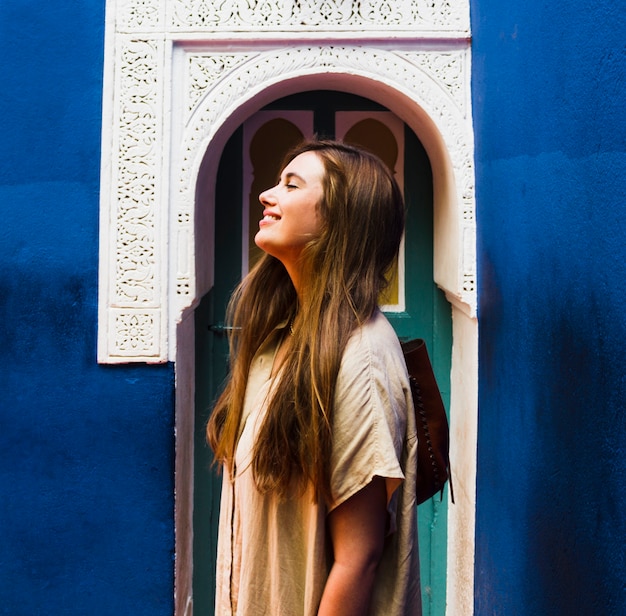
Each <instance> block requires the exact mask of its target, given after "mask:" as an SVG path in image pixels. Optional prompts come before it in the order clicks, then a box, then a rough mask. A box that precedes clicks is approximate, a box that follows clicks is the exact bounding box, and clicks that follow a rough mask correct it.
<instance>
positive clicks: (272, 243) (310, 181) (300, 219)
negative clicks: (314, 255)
mask: <svg viewBox="0 0 626 616" xmlns="http://www.w3.org/2000/svg"><path fill="white" fill-rule="evenodd" d="M323 179H324V165H323V164H322V161H321V160H320V158H319V156H318V155H317V154H316V153H315V152H304V153H302V154H299V155H298V156H296V157H295V158H294V159H293V160H292V161H291V162H290V163H289V164H288V165H287V166H286V167H285V168H284V169H283V172H282V173H281V176H280V181H279V182H278V184H277V185H276V186H274V187H273V188H270V189H268V190H266V191H264V192H262V193H261V194H260V195H259V200H260V201H261V204H262V205H263V218H262V219H261V220H260V221H259V231H258V233H257V234H256V236H255V238H254V241H255V243H256V245H257V246H258V247H259V248H261V249H262V250H264V251H265V252H267V253H269V254H270V255H272V256H274V257H276V258H277V259H279V260H280V261H282V263H283V265H284V266H285V267H286V268H287V270H288V271H289V272H290V274H291V267H292V266H296V265H297V263H298V259H299V257H300V254H301V252H302V249H303V248H304V246H305V245H306V244H307V243H308V242H309V241H311V240H312V239H314V238H316V237H318V236H319V234H320V230H321V225H322V223H321V220H320V217H319V213H318V204H319V203H320V201H321V199H322V195H323Z"/></svg>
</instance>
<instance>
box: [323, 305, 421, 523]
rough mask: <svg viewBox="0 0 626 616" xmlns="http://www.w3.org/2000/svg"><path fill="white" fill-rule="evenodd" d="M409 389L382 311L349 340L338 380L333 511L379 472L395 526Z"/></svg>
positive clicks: (333, 469) (332, 478) (333, 461)
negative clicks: (385, 487) (383, 481)
mask: <svg viewBox="0 0 626 616" xmlns="http://www.w3.org/2000/svg"><path fill="white" fill-rule="evenodd" d="M407 390H408V379H407V375H406V367H405V364H404V358H403V356H402V351H401V350H400V349H399V343H398V340H397V337H396V335H395V333H394V331H393V329H392V328H391V325H390V324H389V322H388V321H387V319H386V318H385V317H384V316H383V315H382V314H381V313H379V312H378V313H376V315H375V316H374V317H373V319H372V320H371V321H370V322H369V323H367V324H366V325H365V326H363V327H361V328H360V329H359V330H357V331H356V332H355V334H354V335H353V336H352V338H351V339H350V341H349V343H348V345H347V347H346V349H345V352H344V356H343V360H342V364H341V369H340V372H339V378H338V380H337V390H336V394H335V409H334V418H333V452H332V456H331V492H332V496H333V502H331V503H329V511H332V509H334V508H335V507H337V506H338V505H340V504H341V503H343V502H344V501H346V500H347V499H349V498H350V497H351V496H353V495H354V494H356V493H357V492H358V491H359V490H361V489H362V488H364V487H365V486H366V485H367V484H368V483H370V482H371V481H372V479H373V478H374V477H375V476H378V477H382V478H384V479H385V481H386V485H387V501H388V503H389V507H390V528H389V530H390V532H393V531H394V530H395V502H393V500H392V499H393V495H394V493H395V491H396V489H397V488H398V486H399V485H400V484H401V483H402V482H403V480H404V479H405V474H404V471H403V468H402V452H403V444H404V440H405V436H406V433H407V412H408V410H409V409H408V407H407Z"/></svg>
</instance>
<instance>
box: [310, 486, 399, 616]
mask: <svg viewBox="0 0 626 616" xmlns="http://www.w3.org/2000/svg"><path fill="white" fill-rule="evenodd" d="M386 526H387V490H386V487H385V480H384V479H383V478H382V477H374V479H373V480H372V481H371V482H370V483H369V484H368V485H367V486H365V487H364V488H363V489H362V490H360V491H359V492H357V493H356V494H355V495H354V496H352V497H350V498H349V499H348V500H347V501H346V502H344V503H342V504H341V505H339V507H337V508H336V509H334V510H333V511H332V512H331V513H330V514H329V515H328V527H329V532H330V538H331V541H332V545H333V554H334V562H333V566H332V568H331V570H330V574H329V576H328V580H327V581H326V586H325V588H324V593H323V595H322V601H321V604H320V609H319V612H318V616H333V615H338V614H340V615H341V616H357V615H364V614H367V612H368V610H369V603H370V596H371V592H372V587H373V583H374V578H375V575H376V568H377V566H378V563H379V561H380V558H381V555H382V551H383V546H384V543H385V529H386Z"/></svg>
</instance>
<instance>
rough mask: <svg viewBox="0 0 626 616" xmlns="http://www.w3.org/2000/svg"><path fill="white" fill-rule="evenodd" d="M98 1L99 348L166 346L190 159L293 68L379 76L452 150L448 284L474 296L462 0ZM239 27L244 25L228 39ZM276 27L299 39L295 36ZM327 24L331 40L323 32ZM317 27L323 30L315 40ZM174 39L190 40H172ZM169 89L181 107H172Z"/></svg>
mask: <svg viewBox="0 0 626 616" xmlns="http://www.w3.org/2000/svg"><path fill="white" fill-rule="evenodd" d="M107 9H108V17H109V19H108V23H109V24H113V25H114V32H113V34H112V35H110V33H109V35H110V36H109V37H108V40H109V41H112V43H111V46H110V47H109V48H108V49H109V52H111V50H112V51H113V53H114V61H113V62H112V63H111V65H110V69H109V72H110V76H109V79H110V86H109V91H108V93H107V92H105V108H106V107H107V104H108V105H110V108H109V111H110V113H109V114H108V116H107V114H106V113H105V126H104V129H103V181H102V186H103V191H102V207H103V216H102V220H103V228H102V232H101V244H102V249H101V250H102V260H101V263H102V265H101V284H100V314H101V318H100V333H99V359H100V361H104V362H126V361H164V360H166V359H167V358H168V357H170V358H172V357H173V354H174V350H175V341H174V340H173V339H172V335H173V332H174V331H175V327H173V325H172V324H173V323H175V321H176V319H177V318H178V316H179V315H180V313H181V311H182V310H183V309H184V308H185V307H187V306H189V305H191V303H192V302H193V301H194V299H195V283H196V279H195V271H194V267H195V262H194V259H195V256H194V255H195V251H194V241H195V238H194V233H195V227H194V205H195V204H194V198H195V192H194V191H195V183H196V180H197V173H198V169H199V164H200V160H201V159H202V156H203V154H204V152H205V151H206V148H207V146H208V144H209V143H210V142H211V139H212V138H213V136H214V135H215V133H216V131H217V130H218V129H219V127H220V126H222V124H223V123H224V122H225V121H226V119H227V118H229V117H230V116H231V115H235V116H236V113H237V109H238V108H239V106H240V105H241V104H242V101H245V100H248V99H251V98H253V97H254V95H255V93H258V92H261V91H263V90H264V89H266V88H268V87H271V86H273V85H274V84H277V83H280V82H281V81H283V80H285V81H286V80H289V79H292V78H301V77H302V76H305V75H316V74H317V75H319V74H330V73H338V74H346V75H351V76H358V77H361V78H363V79H367V80H372V81H375V82H379V83H381V84H384V86H386V87H388V88H390V90H393V91H398V92H402V93H403V94H404V95H406V96H407V97H408V98H409V99H411V100H413V101H415V102H416V103H417V104H418V105H419V106H420V107H421V108H422V109H423V110H425V111H426V113H427V114H428V115H429V117H430V118H431V119H432V120H433V122H434V123H435V124H436V125H437V127H438V129H439V130H440V132H441V135H442V137H443V139H444V140H445V145H446V148H447V150H448V153H449V156H450V159H451V160H452V163H453V167H454V174H455V182H456V191H457V201H458V207H459V209H460V210H461V212H460V213H459V216H458V219H459V220H460V221H461V226H462V229H461V234H462V240H461V241H462V247H461V248H460V252H461V253H462V257H461V258H462V264H461V269H462V272H461V274H460V277H461V289H460V290H459V293H458V296H459V297H460V299H461V300H462V301H463V302H466V303H467V304H468V305H469V306H475V292H476V289H475V231H474V225H475V221H474V180H473V163H472V157H473V147H472V139H471V117H470V113H469V62H468V58H469V55H468V54H469V52H468V49H467V38H466V36H465V35H464V34H463V33H464V32H465V33H467V32H468V30H469V24H468V19H467V15H468V7H467V4H466V3H464V2H452V1H451V0H448V1H446V0H412V1H409V0H405V1H399V2H388V1H383V0H369V1H365V2H364V1H360V2H356V1H354V2H353V1H347V0H334V1H331V0H327V1H324V2H313V1H312V0H301V1H287V0H274V1H273V2H268V1H260V0H259V1H253V0H245V1H243V0H242V1H238V2H237V1H236V2H226V1H222V0H218V1H212V2H211V1H208V0H175V1H171V0H170V1H166V0H109V6H108V7H107ZM396 28H398V29H396ZM400 30H402V32H403V33H404V34H402V36H406V33H408V32H411V35H412V36H413V37H415V40H416V43H415V44H414V45H411V44H407V43H406V40H405V41H404V42H403V44H402V45H401V46H400V45H398V46H397V47H398V48H397V49H394V48H393V47H394V46H393V44H391V43H390V41H391V39H388V40H387V43H385V44H384V45H383V46H382V47H380V46H377V44H376V42H375V41H376V40H379V39H380V38H382V37H383V36H388V34H389V33H390V32H395V33H396V34H397V33H398V32H399V31H400ZM244 31H248V32H249V33H250V37H247V38H246V39H241V38H240V39H239V40H240V43H239V44H238V45H235V46H233V45H232V44H230V43H228V41H229V40H232V39H229V37H230V36H231V35H232V36H235V38H236V36H237V35H239V34H241V32H244ZM261 31H263V32H281V37H282V38H281V40H282V43H277V42H276V40H274V42H271V39H264V40H265V41H266V42H263V40H261V39H259V44H258V45H255V43H254V39H253V38H251V37H252V36H254V35H253V34H252V33H253V32H256V33H257V34H259V33H261ZM451 31H454V32H456V34H453V35H450V34H449V33H450V32H451ZM209 32H214V33H218V35H219V36H221V37H223V40H224V41H225V42H224V43H220V38H219V36H218V38H217V39H216V38H215V36H209V34H208V33H209ZM289 32H293V36H294V38H295V39H296V40H299V43H298V44H296V45H295V46H294V44H293V43H289V40H288V37H289ZM338 32H341V33H342V34H341V36H342V39H343V42H342V44H333V39H332V37H333V36H335V35H336V34H337V33H338ZM368 32H369V33H370V34H369V35H368V34H367V33H368ZM437 32H439V34H437ZM229 33H230V34H229ZM333 33H335V34H334V35H333ZM372 33H374V34H375V35H376V36H374V37H373V38H372V36H373V35H372ZM261 34H262V33H261ZM307 34H309V35H312V34H314V38H315V40H316V42H315V44H313V43H311V44H306V42H305V41H306V38H307V37H306V35H307ZM203 36H205V38H204V39H203ZM259 36H260V34H259ZM325 36H328V37H329V38H328V41H327V42H326V43H323V42H320V39H324V37H325ZM368 36H369V37H370V39H371V42H369V43H368V42H367V41H368V38H367V37H368ZM438 36H439V37H440V39H438V38H437V37H438ZM284 37H287V38H286V39H285V40H283V38H284ZM361 37H365V38H363V41H362V42H359V41H360V38H361ZM420 37H422V38H421V39H420ZM455 37H456V41H457V42H456V43H454V40H455ZM179 39H180V42H177V41H178V40H179ZM350 39H353V40H354V44H350ZM422 39H423V40H427V43H423V40H422ZM183 40H185V41H187V40H191V41H193V44H191V45H188V46H187V47H185V45H186V43H183ZM438 40H439V42H438V43H437V45H433V44H432V43H433V41H435V42H436V41H438ZM420 41H422V42H420ZM451 41H452V42H451ZM174 48H178V50H179V52H181V51H182V55H183V57H184V61H183V62H179V63H177V62H174V61H173V58H174V55H173V54H172V49H174ZM177 57H178V56H177ZM179 90H180V91H179ZM107 94H108V96H107ZM173 100H176V101H179V103H180V105H179V106H177V107H176V110H177V111H179V112H180V113H171V110H172V102H171V101H173ZM107 101H108V102H107ZM242 119H243V118H242ZM171 136H173V141H172V143H171V148H170V143H169V140H170V137H171ZM174 163H175V165H174ZM173 165H174V166H173ZM168 230H169V231H168ZM168 271H169V272H170V274H169V276H168V274H167V272H168ZM168 331H169V336H170V340H169V343H168V333H167V332H168Z"/></svg>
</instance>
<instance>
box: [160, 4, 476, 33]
mask: <svg viewBox="0 0 626 616" xmlns="http://www.w3.org/2000/svg"><path fill="white" fill-rule="evenodd" d="M173 6H174V8H173V10H172V12H171V20H172V22H171V26H172V27H173V28H175V29H182V30H197V29H200V30H211V31H219V30H230V31H240V30H245V31H250V32H258V31H273V30H281V31H297V30H309V29H310V28H311V27H315V28H322V29H323V30H330V31H333V30H341V31H351V30H353V31H358V32H363V31H364V30H366V31H371V30H378V29H380V28H381V27H384V28H386V29H392V30H394V31H406V32H412V33H415V30H416V29H418V30H426V31H433V30H435V31H441V32H451V31H454V32H466V31H469V14H468V11H467V6H466V3H464V2H453V1H452V0H322V1H318V0H213V1H211V0H177V1H176V2H174V3H173Z"/></svg>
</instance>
